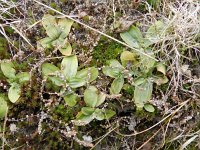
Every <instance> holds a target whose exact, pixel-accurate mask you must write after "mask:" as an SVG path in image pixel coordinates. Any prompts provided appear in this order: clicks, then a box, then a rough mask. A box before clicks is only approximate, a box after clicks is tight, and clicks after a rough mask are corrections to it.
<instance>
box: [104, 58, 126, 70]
mask: <svg viewBox="0 0 200 150" xmlns="http://www.w3.org/2000/svg"><path fill="white" fill-rule="evenodd" d="M108 63H109V66H110V67H113V68H119V69H121V70H123V69H124V67H123V66H122V65H121V64H120V63H119V61H118V60H116V59H111V60H109V61H108Z"/></svg>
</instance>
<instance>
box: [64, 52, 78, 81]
mask: <svg viewBox="0 0 200 150" xmlns="http://www.w3.org/2000/svg"><path fill="white" fill-rule="evenodd" d="M77 69H78V59H77V56H76V55H73V56H68V57H65V58H64V59H63V60H62V62H61V70H62V71H63V73H64V75H65V77H66V79H67V80H69V79H70V78H73V77H75V75H76V73H77Z"/></svg>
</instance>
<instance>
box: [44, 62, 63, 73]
mask: <svg viewBox="0 0 200 150" xmlns="http://www.w3.org/2000/svg"><path fill="white" fill-rule="evenodd" d="M58 71H60V69H59V68H58V67H56V66H54V65H53V64H50V63H44V64H42V75H43V76H48V75H53V74H55V73H56V72H58Z"/></svg>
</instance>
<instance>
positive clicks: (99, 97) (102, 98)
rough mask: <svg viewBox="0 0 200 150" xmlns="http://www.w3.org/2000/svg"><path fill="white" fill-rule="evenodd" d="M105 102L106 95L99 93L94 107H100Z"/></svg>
mask: <svg viewBox="0 0 200 150" xmlns="http://www.w3.org/2000/svg"><path fill="white" fill-rule="evenodd" d="M105 100H106V94H105V93H103V92H100V93H99V95H98V99H97V103H96V107H98V106H100V105H101V104H103V102H104V101H105Z"/></svg>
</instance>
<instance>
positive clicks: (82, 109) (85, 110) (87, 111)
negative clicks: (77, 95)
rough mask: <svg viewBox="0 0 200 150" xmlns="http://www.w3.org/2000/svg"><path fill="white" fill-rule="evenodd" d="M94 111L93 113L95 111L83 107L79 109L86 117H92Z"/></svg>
mask: <svg viewBox="0 0 200 150" xmlns="http://www.w3.org/2000/svg"><path fill="white" fill-rule="evenodd" d="M94 111H95V109H94V108H91V107H83V108H81V112H82V113H83V114H84V115H86V116H89V115H92V114H93V113H94Z"/></svg>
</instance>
